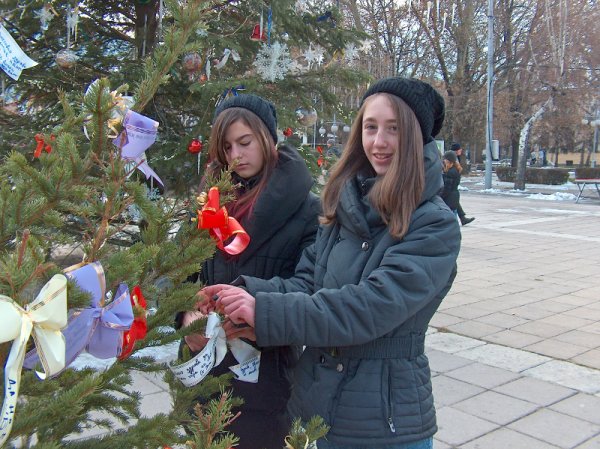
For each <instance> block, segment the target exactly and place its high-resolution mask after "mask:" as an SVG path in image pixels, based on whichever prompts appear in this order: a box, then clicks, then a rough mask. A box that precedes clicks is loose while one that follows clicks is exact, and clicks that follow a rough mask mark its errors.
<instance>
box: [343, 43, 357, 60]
mask: <svg viewBox="0 0 600 449" xmlns="http://www.w3.org/2000/svg"><path fill="white" fill-rule="evenodd" d="M344 59H345V60H346V62H348V63H352V62H353V61H354V60H355V59H358V48H356V45H354V44H353V43H349V44H346V48H345V49H344Z"/></svg>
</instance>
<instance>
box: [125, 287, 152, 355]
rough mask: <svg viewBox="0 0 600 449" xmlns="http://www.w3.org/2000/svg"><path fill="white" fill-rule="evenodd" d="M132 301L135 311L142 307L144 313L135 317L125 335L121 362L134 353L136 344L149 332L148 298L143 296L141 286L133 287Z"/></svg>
mask: <svg viewBox="0 0 600 449" xmlns="http://www.w3.org/2000/svg"><path fill="white" fill-rule="evenodd" d="M130 300H131V305H132V306H133V307H134V310H135V307H136V306H137V307H141V308H142V309H144V313H143V314H142V315H140V316H136V317H134V318H133V323H131V327H130V328H129V330H128V331H126V332H125V333H124V334H123V347H122V348H121V354H120V355H119V357H118V359H119V360H125V359H126V358H127V357H129V355H130V354H131V352H132V351H133V347H134V346H135V342H136V341H138V340H142V339H143V338H145V337H146V333H147V332H148V323H147V322H146V298H144V295H142V290H141V288H140V286H139V285H136V286H135V287H133V290H132V291H131V296H130Z"/></svg>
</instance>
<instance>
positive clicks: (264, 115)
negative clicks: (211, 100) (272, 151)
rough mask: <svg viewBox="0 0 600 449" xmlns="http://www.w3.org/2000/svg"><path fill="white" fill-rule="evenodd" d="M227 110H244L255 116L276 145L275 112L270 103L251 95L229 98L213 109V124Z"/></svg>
mask: <svg viewBox="0 0 600 449" xmlns="http://www.w3.org/2000/svg"><path fill="white" fill-rule="evenodd" d="M229 108H244V109H248V110H249V111H250V112H253V113H254V114H256V115H257V116H258V118H260V119H261V120H262V121H263V123H264V124H265V126H266V127H267V129H268V130H269V134H271V137H273V142H274V143H277V112H276V111H275V106H273V104H272V103H271V102H269V101H267V100H265V99H264V98H261V97H259V96H257V95H252V94H240V95H236V96H233V97H229V98H227V99H225V100H223V101H222V102H220V103H219V105H218V106H217V108H216V109H215V115H214V117H213V122H214V121H215V119H216V118H217V116H218V115H219V114H220V113H221V112H223V111H224V110H225V109H229Z"/></svg>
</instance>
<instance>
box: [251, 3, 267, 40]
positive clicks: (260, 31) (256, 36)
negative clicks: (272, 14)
mask: <svg viewBox="0 0 600 449" xmlns="http://www.w3.org/2000/svg"><path fill="white" fill-rule="evenodd" d="M250 40H253V41H259V42H265V41H266V40H267V35H266V33H265V29H264V27H263V13H262V10H261V11H260V22H259V23H257V24H256V25H254V28H253V30H252V35H251V36H250Z"/></svg>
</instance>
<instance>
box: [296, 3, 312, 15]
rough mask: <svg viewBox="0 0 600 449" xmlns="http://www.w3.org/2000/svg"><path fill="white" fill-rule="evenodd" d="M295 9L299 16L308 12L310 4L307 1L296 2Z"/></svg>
mask: <svg viewBox="0 0 600 449" xmlns="http://www.w3.org/2000/svg"><path fill="white" fill-rule="evenodd" d="M294 8H295V9H296V13H297V14H302V13H305V12H308V9H309V7H308V2H307V1H306V0H296V5H295V6H294Z"/></svg>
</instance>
